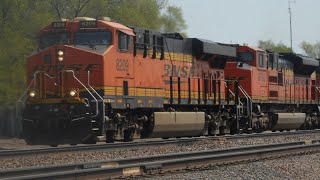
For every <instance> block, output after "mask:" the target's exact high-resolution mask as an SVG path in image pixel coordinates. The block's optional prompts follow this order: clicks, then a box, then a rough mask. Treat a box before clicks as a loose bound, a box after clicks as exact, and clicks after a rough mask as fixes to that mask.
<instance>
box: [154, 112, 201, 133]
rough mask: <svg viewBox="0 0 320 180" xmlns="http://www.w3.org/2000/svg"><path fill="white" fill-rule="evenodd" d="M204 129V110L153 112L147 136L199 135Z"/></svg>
mask: <svg viewBox="0 0 320 180" xmlns="http://www.w3.org/2000/svg"><path fill="white" fill-rule="evenodd" d="M204 129H205V113H204V112H155V113H154V128H153V131H152V133H151V134H150V136H149V137H153V138H155V137H181V136H199V135H202V134H203V132H204Z"/></svg>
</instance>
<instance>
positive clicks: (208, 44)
mask: <svg viewBox="0 0 320 180" xmlns="http://www.w3.org/2000/svg"><path fill="white" fill-rule="evenodd" d="M192 39H193V41H194V43H195V47H196V48H195V51H196V52H197V53H204V54H215V55H221V56H227V57H237V50H236V47H233V46H229V45H226V44H221V43H217V42H213V41H211V40H206V39H200V38H192Z"/></svg>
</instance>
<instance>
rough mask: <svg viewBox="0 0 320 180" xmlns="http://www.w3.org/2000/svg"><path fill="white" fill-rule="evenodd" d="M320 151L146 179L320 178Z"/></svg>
mask: <svg viewBox="0 0 320 180" xmlns="http://www.w3.org/2000/svg"><path fill="white" fill-rule="evenodd" d="M319 172H320V153H316V154H308V155H302V156H289V157H285V158H280V159H273V160H265V161H257V162H250V163H244V164H237V165H225V166H217V167H212V168H211V169H209V170H194V171H181V172H179V173H168V174H165V175H161V176H159V175H158V176H154V177H150V178H144V179H155V180H169V179H175V180H178V179H186V180H189V179H208V180H209V179H226V180H228V179H230V180H231V179H232V180H242V179H246V180H247V179H268V180H269V179H272V180H283V179H288V180H301V179H319V178H320V177H319Z"/></svg>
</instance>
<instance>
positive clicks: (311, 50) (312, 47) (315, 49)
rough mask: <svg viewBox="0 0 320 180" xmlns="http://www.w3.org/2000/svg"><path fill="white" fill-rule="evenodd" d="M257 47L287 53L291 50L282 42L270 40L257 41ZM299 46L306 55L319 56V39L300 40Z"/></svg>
mask: <svg viewBox="0 0 320 180" xmlns="http://www.w3.org/2000/svg"><path fill="white" fill-rule="evenodd" d="M258 47H259V48H261V49H268V50H272V51H275V52H278V53H288V52H292V49H291V48H290V47H288V46H286V45H285V44H283V43H282V42H279V43H274V42H273V41H272V40H266V41H261V40H260V41H258ZM300 48H301V49H302V50H303V52H304V54H305V55H308V56H310V57H313V58H317V59H319V58H320V41H318V42H316V43H308V42H306V41H302V42H301V43H300Z"/></svg>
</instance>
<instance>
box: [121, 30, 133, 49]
mask: <svg viewBox="0 0 320 180" xmlns="http://www.w3.org/2000/svg"><path fill="white" fill-rule="evenodd" d="M118 48H119V50H120V51H128V50H131V37H130V36H129V35H127V34H125V33H123V32H118Z"/></svg>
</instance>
